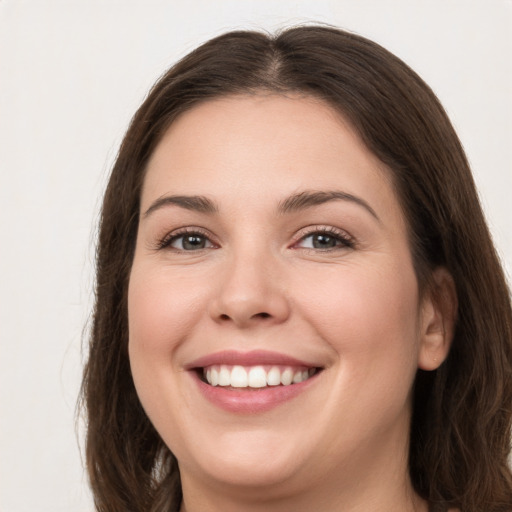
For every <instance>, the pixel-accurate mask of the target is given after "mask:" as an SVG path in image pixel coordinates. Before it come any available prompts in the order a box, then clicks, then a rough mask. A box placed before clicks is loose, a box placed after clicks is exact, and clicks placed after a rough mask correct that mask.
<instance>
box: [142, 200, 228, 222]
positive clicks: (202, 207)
mask: <svg viewBox="0 0 512 512" xmlns="http://www.w3.org/2000/svg"><path fill="white" fill-rule="evenodd" d="M169 205H175V206H179V207H181V208H185V209H186V210H193V211H197V212H200V213H206V214H214V213H217V212H218V210H219V209H218V207H217V205H216V204H215V203H214V202H213V201H211V200H210V199H208V198H207V197H204V196H163V197H159V198H158V199H157V200H156V201H155V202H153V203H152V204H151V206H150V207H149V208H148V209H147V210H146V211H145V212H144V217H147V216H148V215H150V214H151V213H153V212H154V211H155V210H159V209H160V208H164V207H165V206H169Z"/></svg>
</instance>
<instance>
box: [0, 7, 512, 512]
mask: <svg viewBox="0 0 512 512" xmlns="http://www.w3.org/2000/svg"><path fill="white" fill-rule="evenodd" d="M307 21H320V22H325V23H330V24H334V25H337V26H340V27H343V28H346V29H349V30H351V31H354V32H357V33H359V34H362V35H364V36H367V37H370V38H371V39H374V40H376V41H377V42H379V43H380V44H382V45H383V46H385V47H386V48H388V49H389V50H391V51H393V52H394V53H396V54H397V55H398V56H399V57H401V58H402V59H403V60H405V61H406V62H407V63H408V64H409V65H411V66H412V67H413V69H415V70H416V71H417V72H418V73H419V74H420V75H421V76H422V77H423V78H424V79H425V80H426V81H427V82H428V83H429V84H430V85H431V86H432V88H433V89H434V91H435V92H436V93H437V94H438V96H439V97H440V99H441V101H442V103H443V104H444V106H445V107H446V109H447V111H448V113H449V115H450V117H451V119H452V121H453V123H454V125H455V127H456V129H457V131H458V133H459V135H460V138H461V140H462V143H463V145H464V146H465V148H466V151H467V154H468V157H469V160H470V161H471V164H472V167H473V170H474V174H475V178H476V181H477V185H478V188H479V191H480V194H481V198H482V202H483V204H484V207H485V211H486V214H487V217H488V221H489V223H490V225H491V228H492V232H493V235H494V237H495V241H496V244H497V247H498V249H499V251H500V254H501V256H502V258H503V262H504V264H505V266H506V268H507V271H508V275H509V276H510V275H511V271H512V200H511V197H512V170H511V163H512V136H511V134H512V2H511V1H510V0H480V1H471V0H460V1H455V0H429V1H420V0H418V1H416V0H394V1H393V0H336V1H335V0H333V1H327V0H323V1H322V0H303V1H299V0H281V1H277V0H275V1H267V0H254V1H250V0H238V1H236V0H216V1H213V0H212V1H207V0H188V1H151V0H149V1H148V0H146V1H142V0H140V1H135V0H123V1H114V0H111V1H108V0H103V1H99V0H83V1H78V0H74V1H72V0H67V1H56V0H55V1H50V0H31V1H24V0H11V1H9V0H0V179H1V182H0V209H1V211H0V244H1V245H0V256H1V267H0V268H1V278H0V289H1V293H0V337H1V347H0V400H1V402H0V405H1V411H0V436H1V437H0V511H1V512H46V511H47V512H69V511H77V512H81V511H88V510H92V500H91V497H90V494H89V491H88V488H87V479H86V477H85V473H84V471H83V468H82V461H81V457H80V449H79V439H81V438H80V435H79V433H80V432H81V431H82V430H83V428H82V427H80V423H79V424H78V425H79V427H78V428H77V429H76V428H75V404H76V398H77V394H78V390H79V386H80V377H81V367H82V364H83V357H84V356H83V354H82V345H83V341H84V338H86V335H85V334H84V329H85V326H86V324H87V321H88V317H89V312H90V309H91V303H92V290H93V270H92V269H93V264H94V241H95V224H96V220H97V217H98V210H99V206H100V201H101V194H102V190H103V188H104V186H105V182H106V179H107V176H108V172H109V169H110V167H111V165H112V162H113V159H114V157H115V154H116V151H117V148H118V145H119V143H120V140H121V137H122V135H123V133H124V131H125V129H126V127H127V124H128V122H129V119H130V117H131V116H132V114H133V113H134V111H135V109H136V108H137V106H138V105H139V103H140V102H141V101H142V99H143V98H144V96H145V94H146V93H147V91H148V89H149V87H150V86H151V84H152V83H153V82H154V81H155V79H156V78H157V77H158V76H160V75H161V74H162V72H163V71H164V70H165V69H166V68H168V67H169V66H170V65H171V64H172V63H173V62H175V61H176V60H177V59H178V58H179V57H181V56H183V55H185V54H186V53H187V52H188V51H190V50H191V49H193V48H194V47H195V46H197V45H198V44H199V43H201V42H203V41H205V40H207V39H209V38H211V37H212V36H215V35H218V34H220V33H222V32H224V31H226V30H229V29H235V28H237V29H240V28H251V29H257V28H264V29H267V30H275V29H277V28H280V27H283V26H289V25H293V24H297V23H303V22H307ZM77 432H78V434H77ZM80 443H81V441H80Z"/></svg>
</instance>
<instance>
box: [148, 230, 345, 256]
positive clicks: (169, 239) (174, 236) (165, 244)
mask: <svg viewBox="0 0 512 512" xmlns="http://www.w3.org/2000/svg"><path fill="white" fill-rule="evenodd" d="M187 235H189V236H190V235H193V236H197V237H200V238H204V239H206V240H207V241H208V242H209V243H210V244H212V246H213V248H215V247H217V244H215V243H214V242H212V240H211V235H209V233H207V232H206V231H204V230H202V229H200V228H195V227H194V228H183V229H180V230H179V231H175V232H172V233H169V234H167V235H166V236H165V237H163V238H162V239H161V240H160V241H159V242H158V244H157V249H159V250H161V249H169V248H170V249H173V250H176V251H183V252H194V251H187V250H186V249H177V248H172V247H171V245H172V243H173V242H175V241H177V240H179V239H180V238H183V237H185V236H187ZM314 235H324V236H328V237H331V238H333V239H334V240H335V241H336V242H340V245H339V246H336V247H330V248H326V249H318V248H314V247H298V245H299V244H300V243H301V242H303V241H304V240H306V239H307V238H309V237H311V236H314ZM354 247H355V241H354V239H353V238H352V237H351V236H350V235H349V234H348V233H346V232H345V231H342V230H339V229H336V228H334V227H326V226H314V227H311V228H309V229H308V230H307V231H306V232H303V233H302V234H301V236H300V237H299V238H298V239H297V241H296V242H294V243H293V245H292V248H297V249H304V250H307V251H315V252H318V251H320V252H329V251H335V250H339V249H353V248H354ZM210 248H212V247H208V249H210ZM201 249H204V248H201ZM201 249H199V250H201Z"/></svg>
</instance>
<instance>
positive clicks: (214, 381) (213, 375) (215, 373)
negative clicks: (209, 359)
mask: <svg viewBox="0 0 512 512" xmlns="http://www.w3.org/2000/svg"><path fill="white" fill-rule="evenodd" d="M211 379H212V386H216V385H217V384H218V383H219V372H218V371H217V370H216V369H215V368H212V373H211Z"/></svg>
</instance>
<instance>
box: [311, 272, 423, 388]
mask: <svg viewBox="0 0 512 512" xmlns="http://www.w3.org/2000/svg"><path fill="white" fill-rule="evenodd" d="M318 282H324V283H326V284H325V285H324V286H322V287H319V286H318ZM303 284H304V286H305V287H307V288H308V289H309V290H310V291H311V290H315V292H314V293H310V294H309V296H308V295H307V294H303V297H304V306H305V307H303V308H302V309H303V311H304V314H305V315H307V316H308V319H309V322H310V323H311V324H313V325H314V326H315V328H316V330H317V331H318V333H319V334H320V336H321V337H322V338H323V339H324V340H325V341H327V343H329V344H330V345H331V347H332V348H333V349H334V351H335V353H336V354H337V357H338V358H339V360H340V362H341V364H343V365H344V367H345V369H346V370H347V372H346V373H344V375H345V376H346V377H347V378H349V377H350V378H354V379H357V378H363V377H364V376H369V375H371V376H372V381H374V380H376V379H379V378H383V377H386V378H388V377H389V376H390V374H391V373H392V372H396V371H402V372H407V373H408V374H409V375H410V376H411V379H412V378H413V376H414V374H415V372H416V367H417V354H418V350H419V323H418V320H419V316H418V290H417V283H416V277H415V274H414V271H413V270H412V266H411V267H410V268H408V267H407V266H404V267H403V268H401V270H400V271H398V269H395V268H394V266H392V265H389V266H388V268H386V266H385V265H378V266H370V265H366V266H364V268H361V269H358V268H355V267H349V266H347V267H346V268H342V269H334V271H333V272H331V275H330V276H328V277H326V278H325V279H322V280H318V276H313V275H311V276H310V278H309V279H305V280H303ZM402 376H403V373H402ZM388 381H389V382H390V383H391V381H392V379H391V378H388Z"/></svg>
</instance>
